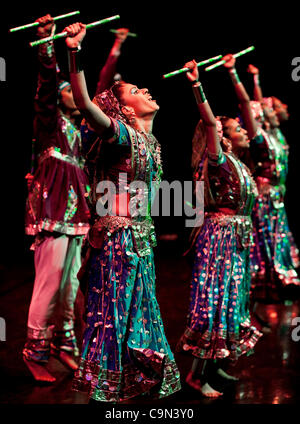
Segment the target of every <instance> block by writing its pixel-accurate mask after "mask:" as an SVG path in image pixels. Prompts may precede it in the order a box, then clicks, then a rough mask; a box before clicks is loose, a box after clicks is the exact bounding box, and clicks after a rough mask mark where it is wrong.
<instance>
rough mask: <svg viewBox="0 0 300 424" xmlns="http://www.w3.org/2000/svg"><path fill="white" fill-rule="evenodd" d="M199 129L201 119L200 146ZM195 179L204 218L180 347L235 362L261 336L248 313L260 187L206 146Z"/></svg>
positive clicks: (230, 157)
mask: <svg viewBox="0 0 300 424" xmlns="http://www.w3.org/2000/svg"><path fill="white" fill-rule="evenodd" d="M217 123H218V127H219V129H218V131H219V134H220V136H221V135H222V130H221V129H222V127H221V122H219V121H217ZM201 127H202V123H201V121H200V123H199V124H198V126H197V128H196V132H195V135H194V142H193V144H194V145H195V144H196V145H197V144H198V150H199V149H200V148H201V147H199V134H200V133H201V131H202V132H203V129H201ZM220 138H221V139H222V137H220ZM197 139H198V142H197ZM223 140H224V139H223ZM202 148H203V147H202ZM194 151H195V149H194ZM195 178H196V179H197V180H199V179H200V180H202V181H204V192H205V216H204V222H203V225H202V226H201V227H200V228H198V229H197V230H196V231H195V234H194V240H195V252H194V255H195V257H194V264H193V270H192V281H191V298H190V306H189V314H188V320H187V327H186V330H185V331H184V334H183V335H182V337H181V339H180V340H179V343H178V345H177V349H178V351H181V352H187V353H190V354H192V355H193V356H194V357H196V358H201V359H224V358H228V359H232V360H237V358H238V357H239V356H240V355H242V354H246V353H249V352H251V351H252V349H253V347H254V345H255V344H256V342H257V340H258V339H259V337H260V336H261V335H262V334H261V333H260V332H259V331H257V330H256V328H255V327H253V326H251V324H250V315H249V291H250V261H249V248H250V244H251V242H252V222H251V216H250V214H251V211H252V207H253V202H254V199H255V196H256V194H257V191H256V185H255V183H254V181H253V180H252V178H251V175H250V172H249V170H248V168H247V167H246V166H245V165H244V164H243V163H242V162H241V161H240V160H239V159H238V158H237V157H236V156H235V155H234V154H233V153H229V152H225V151H222V149H221V151H220V152H219V155H212V154H211V153H209V151H208V150H207V148H205V150H204V153H203V154H201V159H200V161H199V162H198V166H197V168H196V172H195ZM221 208H226V210H227V211H228V213H224V212H222V211H221V210H220V209H221ZM230 211H231V212H230Z"/></svg>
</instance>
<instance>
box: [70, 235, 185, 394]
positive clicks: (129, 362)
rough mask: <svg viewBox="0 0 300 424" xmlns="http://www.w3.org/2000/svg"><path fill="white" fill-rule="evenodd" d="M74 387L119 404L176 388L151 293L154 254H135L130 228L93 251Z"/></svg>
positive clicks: (173, 368) (171, 359) (177, 382)
mask: <svg viewBox="0 0 300 424" xmlns="http://www.w3.org/2000/svg"><path fill="white" fill-rule="evenodd" d="M73 389H74V390H79V391H85V392H88V393H89V395H90V397H92V398H93V399H95V400H98V401H105V402H120V401H122V400H125V399H128V398H131V397H134V396H137V395H140V394H143V393H147V392H151V394H152V395H153V396H154V397H158V398H160V397H164V396H168V395H171V394H172V393H174V392H176V391H177V390H179V389H180V375H179V372H178V369H177V366H176V363H175V361H174V356H173V354H172V352H171V350H170V347H169V344H168V342H167V340H166V336H165V332H164V327H163V323H162V319H161V315H160V309H159V306H158V303H157V300H156V295H155V268H154V257H153V252H152V251H151V253H150V254H149V255H147V256H144V257H140V256H138V255H137V253H136V251H135V248H134V242H133V236H132V230H131V228H123V229H118V230H117V231H115V232H113V233H110V234H109V236H108V237H105V238H104V241H103V244H102V247H101V248H100V249H93V251H92V255H91V265H90V269H89V288H88V297H87V317H86V329H85V333H84V339H83V347H82V357H81V362H80V365H79V369H78V370H77V371H76V373H75V378H74V381H73Z"/></svg>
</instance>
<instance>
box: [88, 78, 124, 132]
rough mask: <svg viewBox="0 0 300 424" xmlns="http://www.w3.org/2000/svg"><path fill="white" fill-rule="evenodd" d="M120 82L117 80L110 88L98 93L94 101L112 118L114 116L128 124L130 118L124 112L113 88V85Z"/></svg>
mask: <svg viewBox="0 0 300 424" xmlns="http://www.w3.org/2000/svg"><path fill="white" fill-rule="evenodd" d="M119 84H121V83H120V82H119V81H117V82H115V83H114V85H113V86H112V87H111V88H110V89H108V90H105V91H103V92H102V93H100V94H98V95H97V96H95V97H94V98H93V100H92V101H93V103H94V104H95V105H97V106H98V107H99V108H100V109H101V110H102V111H103V112H104V113H105V114H106V115H107V116H109V117H110V118H114V119H117V120H118V121H121V122H123V123H124V124H128V120H127V118H126V116H125V115H124V114H123V112H122V109H121V105H120V102H119V100H118V99H117V97H116V96H115V95H114V93H113V90H112V89H113V87H115V86H116V85H119Z"/></svg>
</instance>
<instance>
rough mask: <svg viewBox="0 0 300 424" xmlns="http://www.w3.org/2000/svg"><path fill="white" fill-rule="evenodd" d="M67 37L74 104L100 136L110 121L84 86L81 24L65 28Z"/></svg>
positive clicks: (83, 32) (83, 28)
mask: <svg viewBox="0 0 300 424" xmlns="http://www.w3.org/2000/svg"><path fill="white" fill-rule="evenodd" d="M64 31H67V32H68V35H69V37H67V38H66V45H67V47H68V54H69V71H70V80H71V86H72V91H73V96H74V100H75V103H76V105H77V107H78V109H79V110H80V111H81V113H82V114H83V115H84V117H85V118H86V120H87V121H88V123H89V124H90V125H91V126H92V127H93V129H94V130H95V131H96V132H97V133H98V134H99V135H100V134H102V132H103V131H104V130H105V129H106V128H109V126H110V122H111V121H110V119H109V117H108V116H107V115H105V113H103V112H102V111H101V109H99V107H97V106H96V105H95V104H94V103H93V102H92V100H91V99H90V96H89V93H88V89H87V86H86V81H85V76H84V72H83V71H82V69H81V65H80V51H81V43H82V40H83V39H84V37H85V34H86V29H85V25H84V24H82V23H76V24H73V25H70V26H68V27H66V28H65V30H64Z"/></svg>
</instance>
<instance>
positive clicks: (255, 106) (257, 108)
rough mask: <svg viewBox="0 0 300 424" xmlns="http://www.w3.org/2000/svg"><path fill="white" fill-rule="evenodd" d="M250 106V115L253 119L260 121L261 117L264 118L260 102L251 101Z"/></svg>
mask: <svg viewBox="0 0 300 424" xmlns="http://www.w3.org/2000/svg"><path fill="white" fill-rule="evenodd" d="M250 106H251V110H252V115H253V117H254V119H257V120H262V119H263V117H264V112H263V108H262V106H261V104H260V102H258V101H256V100H251V101H250Z"/></svg>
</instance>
